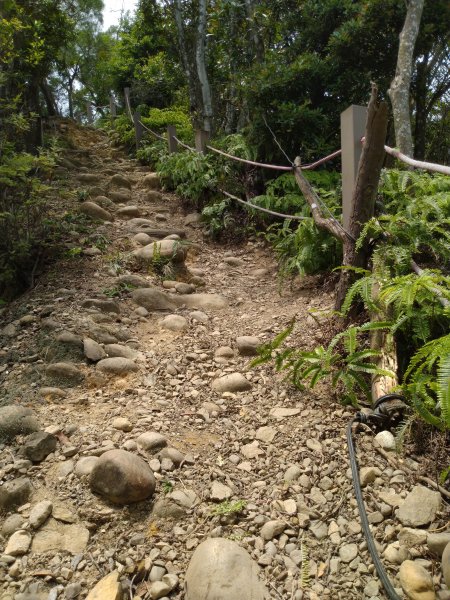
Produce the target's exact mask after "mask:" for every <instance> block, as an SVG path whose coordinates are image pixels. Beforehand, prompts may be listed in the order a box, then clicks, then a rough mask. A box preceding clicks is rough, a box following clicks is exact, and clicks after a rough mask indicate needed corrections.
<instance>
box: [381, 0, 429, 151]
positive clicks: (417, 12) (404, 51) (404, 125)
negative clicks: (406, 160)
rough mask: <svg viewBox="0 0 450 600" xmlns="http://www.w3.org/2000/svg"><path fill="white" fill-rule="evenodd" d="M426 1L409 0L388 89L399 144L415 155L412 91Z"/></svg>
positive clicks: (400, 147) (398, 145) (399, 147)
mask: <svg viewBox="0 0 450 600" xmlns="http://www.w3.org/2000/svg"><path fill="white" fill-rule="evenodd" d="M424 1H425V0H409V2H408V5H407V6H408V8H407V12H406V18H405V23H404V25H403V29H402V31H401V33H400V43H399V47H398V57H397V68H396V71H395V77H394V79H393V80H392V83H391V87H390V89H389V90H388V94H389V97H390V99H391V103H392V110H393V113H394V125H395V139H396V146H397V148H398V149H399V150H400V152H403V153H404V154H407V155H408V156H413V141H412V134H411V115H410V106H409V91H410V86H411V75H412V70H413V54H414V46H415V44H416V39H417V35H418V33H419V27H420V19H421V17H422V11H423V5H424Z"/></svg>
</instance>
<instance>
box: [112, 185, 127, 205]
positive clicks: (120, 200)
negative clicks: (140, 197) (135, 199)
mask: <svg viewBox="0 0 450 600" xmlns="http://www.w3.org/2000/svg"><path fill="white" fill-rule="evenodd" d="M108 197H109V198H110V199H111V200H112V201H113V202H114V203H115V204H126V203H127V202H129V201H130V200H131V192H130V190H129V189H126V188H122V189H120V190H115V191H114V192H109V194H108Z"/></svg>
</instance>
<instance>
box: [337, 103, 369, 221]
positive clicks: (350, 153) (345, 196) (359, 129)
mask: <svg viewBox="0 0 450 600" xmlns="http://www.w3.org/2000/svg"><path fill="white" fill-rule="evenodd" d="M366 119H367V107H366V106H358V105H356V104H352V105H351V106H349V107H348V108H347V109H346V110H344V112H343V113H341V148H342V217H343V224H344V228H345V229H347V230H348V228H349V225H350V215H351V211H352V198H353V190H354V189H355V182H356V174H357V173H358V165H359V158H360V156H361V152H362V144H361V138H362V137H364V132H365V130H366Z"/></svg>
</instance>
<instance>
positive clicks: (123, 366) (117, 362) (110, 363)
mask: <svg viewBox="0 0 450 600" xmlns="http://www.w3.org/2000/svg"><path fill="white" fill-rule="evenodd" d="M97 368H98V369H100V371H103V372H104V373H108V374H110V375H122V376H123V375H128V373H133V372H134V371H137V370H138V366H137V365H136V363H134V362H133V361H132V360H130V359H129V358H123V357H122V356H114V357H112V358H103V359H102V360H100V361H99V362H98V363H97Z"/></svg>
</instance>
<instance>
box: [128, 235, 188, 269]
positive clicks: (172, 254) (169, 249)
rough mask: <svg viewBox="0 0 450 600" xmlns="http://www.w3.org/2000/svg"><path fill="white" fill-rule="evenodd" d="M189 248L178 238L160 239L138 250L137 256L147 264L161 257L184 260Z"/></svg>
mask: <svg viewBox="0 0 450 600" xmlns="http://www.w3.org/2000/svg"><path fill="white" fill-rule="evenodd" d="M186 254H187V248H186V246H184V245H182V244H180V242H179V241H178V240H165V239H164V240H160V241H158V242H153V243H152V244H147V246H144V247H143V248H141V249H140V250H137V251H136V256H137V258H139V259H140V260H141V261H142V262H144V263H145V264H150V265H151V264H152V263H153V262H155V261H158V260H160V259H166V260H169V261H172V262H174V263H180V262H183V261H184V259H185V258H186Z"/></svg>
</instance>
